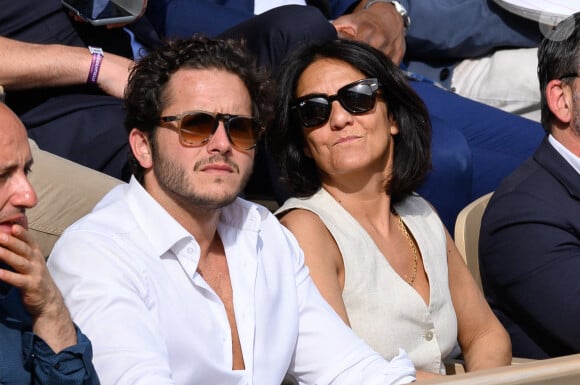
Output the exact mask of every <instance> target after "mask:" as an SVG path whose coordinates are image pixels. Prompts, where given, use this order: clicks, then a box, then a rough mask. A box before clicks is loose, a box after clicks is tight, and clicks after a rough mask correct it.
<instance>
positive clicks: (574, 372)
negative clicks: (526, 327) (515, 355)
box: [419, 354, 580, 385]
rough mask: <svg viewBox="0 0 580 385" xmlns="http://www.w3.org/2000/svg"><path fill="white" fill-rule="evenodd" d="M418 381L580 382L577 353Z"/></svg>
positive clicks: (471, 384) (490, 384)
mask: <svg viewBox="0 0 580 385" xmlns="http://www.w3.org/2000/svg"><path fill="white" fill-rule="evenodd" d="M419 383H420V384H425V385H436V384H453V385H578V384H580V354H574V355H570V356H565V357H558V358H550V359H546V360H533V361H529V362H524V363H521V364H518V365H511V366H504V367H500V368H494V369H487V370H481V371H479V372H473V373H467V374H458V375H455V376H445V377H441V378H436V379H432V380H425V381H421V382H419Z"/></svg>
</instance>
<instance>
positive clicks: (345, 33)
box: [332, 0, 406, 64]
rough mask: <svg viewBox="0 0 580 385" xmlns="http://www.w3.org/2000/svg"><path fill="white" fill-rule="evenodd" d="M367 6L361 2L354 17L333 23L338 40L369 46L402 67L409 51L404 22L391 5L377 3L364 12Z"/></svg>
mask: <svg viewBox="0 0 580 385" xmlns="http://www.w3.org/2000/svg"><path fill="white" fill-rule="evenodd" d="M366 3H367V0H362V1H360V2H359V3H358V5H357V6H356V7H355V8H354V11H353V12H352V13H350V14H346V15H343V16H340V17H338V18H336V19H335V20H334V21H332V24H333V25H334V27H335V28H336V31H337V33H338V36H339V37H341V38H346V39H353V40H358V41H362V42H365V43H367V44H370V45H371V46H373V47H375V48H377V49H379V50H381V51H382V52H383V53H384V54H385V55H387V56H388V57H390V58H391V60H392V61H393V62H394V63H395V64H399V63H400V62H401V60H403V56H404V55H405V49H406V48H405V47H406V43H405V28H404V24H403V18H402V17H401V15H400V14H399V13H398V12H397V10H396V9H395V7H394V6H393V5H392V4H390V3H385V2H377V3H373V4H372V5H371V6H370V7H368V8H366V9H365V8H364V6H365V5H366Z"/></svg>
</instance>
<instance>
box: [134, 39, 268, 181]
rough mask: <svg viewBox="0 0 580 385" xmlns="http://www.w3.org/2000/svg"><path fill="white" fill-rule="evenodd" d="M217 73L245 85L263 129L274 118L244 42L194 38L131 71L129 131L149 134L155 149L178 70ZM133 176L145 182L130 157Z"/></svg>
mask: <svg viewBox="0 0 580 385" xmlns="http://www.w3.org/2000/svg"><path fill="white" fill-rule="evenodd" d="M183 68H187V69H200V70H201V69H218V70H224V71H227V72H231V73H233V74H235V75H237V76H239V78H240V79H241V80H242V81H243V83H244V84H245V86H246V88H247V89H248V92H249V94H250V97H251V100H252V114H253V116H254V117H256V118H257V119H258V120H260V121H261V122H262V123H263V124H264V125H266V124H267V123H268V120H269V117H270V116H271V111H270V109H271V103H267V102H268V101H270V95H269V94H270V82H269V78H268V74H267V73H266V72H265V71H262V70H259V69H258V68H257V67H256V59H255V57H254V56H253V55H252V54H251V53H250V52H249V51H247V50H246V48H245V44H244V42H243V41H240V40H234V39H218V38H209V37H206V36H203V35H195V36H193V37H192V38H189V39H174V40H169V41H167V42H166V44H164V45H163V46H162V47H160V48H159V49H157V50H156V51H153V52H152V53H150V54H149V55H147V56H145V57H144V58H143V59H141V60H140V61H139V62H138V63H137V64H136V65H135V67H134V68H133V70H132V71H131V74H130V76H129V83H128V85H127V89H126V91H125V106H126V109H127V115H126V118H125V127H126V129H127V130H128V131H131V130H132V129H133V128H137V129H139V130H141V131H142V132H144V133H146V134H147V135H148V137H149V140H150V143H151V145H152V146H154V145H155V138H154V133H155V130H156V129H157V127H158V126H159V122H160V118H161V113H162V111H163V109H164V108H165V106H166V103H167V102H168V100H167V97H166V95H165V92H164V91H165V89H166V87H167V84H168V82H169V80H170V79H171V76H172V75H173V74H174V73H176V72H177V71H178V70H180V69H183ZM129 164H130V166H131V168H132V171H133V175H135V177H136V178H137V180H139V182H141V183H142V182H143V175H144V171H145V170H144V169H143V168H142V167H141V165H140V164H139V162H137V160H136V159H135V157H134V156H133V154H132V153H130V154H129Z"/></svg>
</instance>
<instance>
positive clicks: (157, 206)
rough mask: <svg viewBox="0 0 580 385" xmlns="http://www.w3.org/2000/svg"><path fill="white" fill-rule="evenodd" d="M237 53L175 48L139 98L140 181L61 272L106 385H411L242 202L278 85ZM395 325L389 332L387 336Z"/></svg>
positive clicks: (131, 123)
mask: <svg viewBox="0 0 580 385" xmlns="http://www.w3.org/2000/svg"><path fill="white" fill-rule="evenodd" d="M254 68H255V66H254V65H253V60H252V59H251V56H250V55H248V54H247V53H246V52H245V51H244V50H243V49H241V48H240V46H238V45H237V44H235V43H234V42H233V41H226V40H212V39H207V38H203V37H198V38H194V39H190V40H182V41H174V42H170V43H169V44H168V45H167V46H166V47H163V48H161V49H160V50H159V51H157V52H154V53H153V54H151V55H150V56H148V57H146V58H144V59H142V60H141V61H140V62H139V63H138V64H137V66H136V70H135V72H134V73H133V74H132V76H131V78H130V81H129V85H128V91H127V114H128V116H127V120H126V124H127V127H128V129H129V130H130V134H129V143H130V145H131V149H132V156H131V158H132V159H131V160H130V163H131V164H132V165H133V167H134V176H133V177H132V179H131V181H130V183H129V184H128V185H122V186H118V187H116V188H115V189H113V191H111V192H110V193H109V194H108V195H107V196H106V197H105V198H103V200H102V201H101V202H100V203H99V204H98V205H97V207H96V208H95V210H94V211H93V212H92V213H91V214H89V215H87V216H86V217H85V218H83V219H81V220H80V221H79V222H77V223H76V224H75V225H73V226H72V227H70V228H69V229H68V230H67V231H65V234H63V236H62V238H61V239H60V240H59V242H58V243H57V245H56V246H55V249H54V252H53V254H52V255H51V257H50V259H49V266H50V270H51V272H52V273H53V274H54V275H55V279H56V281H57V283H58V285H59V286H60V288H61V289H62V290H63V293H64V296H65V298H66V301H67V304H68V305H69V306H70V307H71V312H72V314H73V319H75V321H76V322H78V323H79V325H81V326H82V327H83V328H84V329H86V330H87V331H88V335H89V336H90V337H91V338H92V339H93V340H94V344H95V345H94V349H95V363H96V367H97V371H98V373H99V375H100V376H101V381H102V382H103V383H104V384H136V383H139V384H155V385H162V384H183V385H186V384H197V383H211V384H280V383H281V382H282V380H283V378H284V376H285V375H286V373H287V372H288V373H290V374H291V375H292V376H295V377H298V378H299V380H300V382H301V383H305V384H314V383H317V384H330V383H333V384H360V383H365V384H401V383H408V382H411V381H413V380H414V375H415V370H414V369H413V366H412V363H411V362H410V360H409V359H408V357H407V356H406V354H405V353H404V352H402V351H401V353H400V354H399V355H398V356H397V357H395V358H394V359H393V360H391V362H387V361H385V360H383V359H382V358H381V357H380V356H379V355H378V354H377V353H376V352H374V351H373V350H371V349H370V347H368V346H367V345H366V344H365V343H363V342H362V341H361V340H360V339H358V338H357V337H355V335H354V334H353V333H352V331H350V330H349V329H348V327H347V326H346V325H345V324H344V323H343V322H342V321H341V320H340V318H338V316H337V315H336V314H335V313H334V312H333V311H332V309H331V308H330V307H329V306H328V305H327V304H326V303H325V302H324V300H323V299H322V297H321V296H320V294H319V293H318V291H317V290H316V289H315V286H314V284H313V283H312V280H311V279H310V277H309V274H308V270H307V269H306V268H305V266H304V260H303V254H302V252H301V250H300V249H299V247H298V245H297V243H296V240H295V239H294V238H293V237H292V236H291V235H290V234H289V233H288V232H287V231H286V230H284V229H283V227H282V226H281V225H280V224H279V223H278V221H277V220H276V219H275V217H274V216H273V215H271V214H270V212H269V211H268V210H267V209H265V208H263V207H261V206H257V205H255V204H252V203H250V202H247V201H245V200H243V199H240V198H237V196H238V194H239V193H240V192H241V191H242V189H243V188H244V185H245V183H246V182H247V180H248V178H249V176H250V173H251V170H252V166H253V159H254V155H255V150H254V146H255V144H256V142H257V140H258V138H259V135H260V133H261V127H262V123H264V121H265V120H266V119H267V114H266V112H265V111H266V108H265V105H266V104H265V102H266V101H267V97H268V93H267V92H264V91H265V90H266V87H264V86H267V82H265V81H264V79H262V78H261V77H260V76H258V75H257V74H256V73H255V70H254ZM385 327H388V326H387V325H385Z"/></svg>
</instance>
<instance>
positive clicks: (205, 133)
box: [181, 112, 217, 146]
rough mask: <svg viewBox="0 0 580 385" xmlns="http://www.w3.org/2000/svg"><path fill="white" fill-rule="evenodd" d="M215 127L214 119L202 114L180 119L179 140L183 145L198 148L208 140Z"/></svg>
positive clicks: (198, 113)
mask: <svg viewBox="0 0 580 385" xmlns="http://www.w3.org/2000/svg"><path fill="white" fill-rule="evenodd" d="M216 125H217V121H216V118H215V117H214V116H212V115H210V114H205V113H203V112H197V113H193V114H191V115H185V116H184V117H183V118H181V139H182V140H183V142H184V143H185V144H188V145H191V146H199V145H201V144H203V143H204V142H205V141H206V140H207V138H209V137H210V136H211V135H212V133H213V130H214V127H215V126H216Z"/></svg>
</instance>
